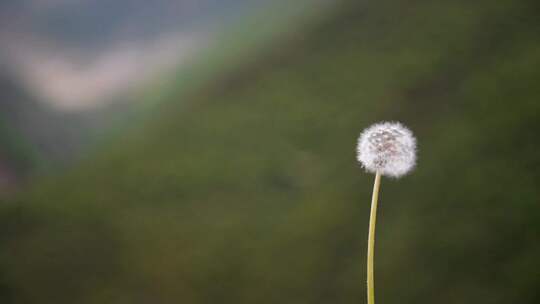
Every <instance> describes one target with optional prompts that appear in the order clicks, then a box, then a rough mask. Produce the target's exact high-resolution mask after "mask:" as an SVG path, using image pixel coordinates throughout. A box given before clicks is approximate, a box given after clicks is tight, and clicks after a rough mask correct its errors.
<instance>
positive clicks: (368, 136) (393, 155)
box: [356, 122, 416, 304]
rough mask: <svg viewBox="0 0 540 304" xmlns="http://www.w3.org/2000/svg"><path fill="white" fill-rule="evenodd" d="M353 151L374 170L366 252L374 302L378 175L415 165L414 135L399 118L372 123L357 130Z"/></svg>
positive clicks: (393, 173)
mask: <svg viewBox="0 0 540 304" xmlns="http://www.w3.org/2000/svg"><path fill="white" fill-rule="evenodd" d="M356 151H357V158H358V161H359V162H360V163H361V164H362V167H364V168H365V169H366V171H368V172H371V173H375V183H374V185H373V196H372V198H371V212H370V218H369V236H368V256H367V298H368V304H374V303H375V286H374V271H373V258H374V247H375V223H376V221H377V203H378V200H379V187H380V185H381V175H385V176H390V177H395V178H398V177H400V176H402V175H405V174H407V173H409V172H410V171H411V170H412V169H413V168H414V166H415V165H416V139H415V138H414V136H413V134H412V132H411V131H410V130H409V129H407V128H406V127H405V126H403V125H402V124H400V123H399V122H382V123H377V124H374V125H372V126H371V127H369V128H367V129H365V130H364V131H363V132H362V134H360V138H359V139H358V146H357V150H356Z"/></svg>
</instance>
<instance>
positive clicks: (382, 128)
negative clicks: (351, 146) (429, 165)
mask: <svg viewBox="0 0 540 304" xmlns="http://www.w3.org/2000/svg"><path fill="white" fill-rule="evenodd" d="M356 152H357V158H358V161H359V162H360V163H361V164H362V167H364V168H365V169H366V170H367V171H368V172H373V173H376V172H380V173H381V174H382V175H386V176H391V177H400V176H402V175H404V174H407V173H408V172H410V171H411V170H412V169H413V168H414V166H415V164H416V139H415V138H414V136H413V134H412V132H411V131H410V130H409V129H407V128H406V127H405V126H403V125H402V124H401V123H399V122H381V123H377V124H374V125H372V126H370V127H369V128H367V129H365V130H364V131H363V132H362V133H361V134H360V137H359V138H358V146H357V148H356Z"/></svg>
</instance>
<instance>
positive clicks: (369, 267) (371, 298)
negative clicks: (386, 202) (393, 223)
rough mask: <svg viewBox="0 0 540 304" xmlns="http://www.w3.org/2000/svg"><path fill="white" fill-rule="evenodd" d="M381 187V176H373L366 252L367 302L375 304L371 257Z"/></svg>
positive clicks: (378, 174)
mask: <svg viewBox="0 0 540 304" xmlns="http://www.w3.org/2000/svg"><path fill="white" fill-rule="evenodd" d="M380 185H381V174H380V173H379V172H378V171H377V174H375V183H374V184H373V196H372V197H371V213H370V216H369V236H368V252H367V302H368V304H375V282H374V275H373V273H374V271H373V257H374V253H375V251H374V250H375V223H376V222H377V202H378V201H379V187H380Z"/></svg>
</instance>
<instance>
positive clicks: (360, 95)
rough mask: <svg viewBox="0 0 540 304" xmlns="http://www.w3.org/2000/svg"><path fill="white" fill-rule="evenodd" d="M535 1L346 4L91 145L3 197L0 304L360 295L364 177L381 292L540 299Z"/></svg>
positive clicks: (401, 297) (433, 299) (394, 296)
mask: <svg viewBox="0 0 540 304" xmlns="http://www.w3.org/2000/svg"><path fill="white" fill-rule="evenodd" d="M539 8H540V7H539V6H538V3H537V2H536V1H511V0H502V1H389V0H383V1H366V2H362V3H361V4H359V3H356V1H350V2H343V3H342V4H340V5H339V6H338V7H337V8H336V10H335V11H333V12H332V13H329V15H328V16H326V18H321V19H320V20H319V21H318V22H317V23H316V24H314V25H313V26H311V27H310V28H309V29H307V30H305V31H303V32H301V33H295V34H294V35H290V36H289V37H287V39H283V41H281V42H279V43H276V44H275V45H274V48H273V49H272V50H271V51H269V52H268V53H267V54H266V55H264V56H261V58H260V60H259V61H258V62H256V63H250V64H249V65H245V66H241V67H238V68H237V69H236V70H234V71H232V72H231V73H229V74H228V75H227V76H226V77H220V78H219V79H216V80H215V81H214V82H211V83H209V84H208V85H207V86H206V87H205V88H204V89H201V90H200V91H198V92H197V93H193V94H191V95H189V96H187V97H186V96H181V95H179V94H177V93H176V92H175V90H174V86H173V87H172V88H171V89H170V90H168V91H167V92H164V93H163V94H166V95H167V96H166V97H163V96H162V97H161V98H165V100H167V101H168V102H166V103H163V104H161V105H160V106H158V107H156V108H155V109H152V111H153V112H152V113H151V114H148V115H151V116H152V117H153V118H152V119H146V120H145V121H144V124H142V123H141V125H139V126H137V127H135V128H133V129H132V130H131V132H130V133H129V135H127V136H124V137H120V136H118V137H117V138H115V140H114V141H113V142H112V143H111V145H109V146H107V147H105V148H104V149H103V150H102V151H101V152H100V153H99V154H98V155H96V156H95V157H93V158H90V159H88V160H87V161H85V162H84V163H82V164H81V165H80V166H78V167H77V168H75V169H73V170H71V171H70V172H68V173H66V174H65V175H63V176H60V177H56V178H50V179H48V180H43V181H42V182H40V183H39V185H37V186H36V187H35V188H34V189H33V190H32V191H31V192H30V193H28V194H24V195H21V196H20V197H18V198H17V199H15V200H13V201H9V202H3V203H2V209H1V211H0V223H1V225H2V226H1V229H0V244H1V245H0V246H1V247H0V248H1V250H0V301H1V303H83V304H84V303H295V304H296V303H362V301H364V298H365V283H364V281H365V279H364V277H365V270H364V268H365V250H366V238H367V223H368V212H369V200H370V191H371V186H372V178H373V176H372V175H370V174H366V173H364V172H362V170H361V169H360V168H359V166H358V165H357V164H356V161H355V151H354V148H355V142H356V137H357V135H358V134H359V132H360V131H361V129H363V128H364V127H366V126H368V125H369V124H371V123H373V122H376V121H379V120H399V121H402V122H404V123H405V124H406V125H408V126H409V127H410V128H411V129H412V130H413V131H414V132H415V133H416V135H417V137H418V140H419V145H420V146H419V148H420V151H419V165H418V168H417V169H416V171H415V172H414V173H413V174H411V175H410V176H407V177H405V178H403V179H400V180H399V181H396V180H390V179H384V180H383V183H382V194H381V205H380V209H379V211H380V220H379V221H378V232H377V233H378V240H377V248H376V281H377V283H376V287H377V297H378V299H377V301H378V302H379V303H440V304H445V303H461V304H463V303H538V302H539V301H540V292H539V290H538V286H540V276H539V275H538V269H540V260H539V259H538V257H539V256H540V242H538V241H539V238H538V235H539V230H540V205H538V197H539V196H540V189H539V188H538V182H539V181H540V176H539V175H540V170H539V169H540V162H539V157H538V151H539V148H540V142H539V141H538V132H539V131H540V120H539V118H540V117H539V116H540V102H539V100H540V86H538V81H539V80H540V38H539V37H540V22H539V20H538V15H537V12H538V9H539Z"/></svg>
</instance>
